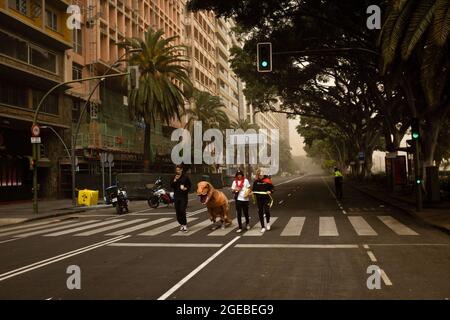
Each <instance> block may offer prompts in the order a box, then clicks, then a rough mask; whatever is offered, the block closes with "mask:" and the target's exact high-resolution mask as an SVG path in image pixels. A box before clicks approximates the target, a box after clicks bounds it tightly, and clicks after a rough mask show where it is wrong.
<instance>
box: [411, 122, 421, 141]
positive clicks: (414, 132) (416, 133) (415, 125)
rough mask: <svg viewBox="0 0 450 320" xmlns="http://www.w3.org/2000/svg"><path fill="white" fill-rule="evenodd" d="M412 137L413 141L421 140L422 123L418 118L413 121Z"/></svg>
mask: <svg viewBox="0 0 450 320" xmlns="http://www.w3.org/2000/svg"><path fill="white" fill-rule="evenodd" d="M411 135H412V138H413V140H419V138H420V123H419V119H417V118H412V120H411Z"/></svg>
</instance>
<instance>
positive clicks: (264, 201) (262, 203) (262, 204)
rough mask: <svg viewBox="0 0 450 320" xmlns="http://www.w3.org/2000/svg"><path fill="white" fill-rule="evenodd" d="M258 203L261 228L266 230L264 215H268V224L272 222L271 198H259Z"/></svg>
mask: <svg viewBox="0 0 450 320" xmlns="http://www.w3.org/2000/svg"><path fill="white" fill-rule="evenodd" d="M256 202H257V203H258V215H259V222H260V223H261V228H264V226H265V224H264V214H266V221H267V223H269V222H270V207H269V202H270V198H269V197H268V196H262V197H257V198H256Z"/></svg>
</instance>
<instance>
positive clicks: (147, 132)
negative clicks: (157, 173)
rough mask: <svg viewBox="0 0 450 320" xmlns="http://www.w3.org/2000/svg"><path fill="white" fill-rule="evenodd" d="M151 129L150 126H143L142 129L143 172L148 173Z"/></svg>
mask: <svg viewBox="0 0 450 320" xmlns="http://www.w3.org/2000/svg"><path fill="white" fill-rule="evenodd" d="M150 135H151V128H150V124H148V123H146V124H145V129H144V172H147V173H148V172H150V161H151V155H152V153H151V144H150Z"/></svg>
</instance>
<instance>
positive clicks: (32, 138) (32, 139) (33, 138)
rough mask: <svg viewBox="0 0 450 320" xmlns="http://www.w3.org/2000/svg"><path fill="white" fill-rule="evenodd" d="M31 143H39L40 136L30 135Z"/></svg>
mask: <svg viewBox="0 0 450 320" xmlns="http://www.w3.org/2000/svg"><path fill="white" fill-rule="evenodd" d="M31 143H41V137H31Z"/></svg>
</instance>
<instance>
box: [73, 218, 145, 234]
mask: <svg viewBox="0 0 450 320" xmlns="http://www.w3.org/2000/svg"><path fill="white" fill-rule="evenodd" d="M145 220H147V219H134V220H131V221H126V222H123V223H119V224H115V225H113V226H108V227H104V228H100V229H95V230H92V231H85V232H82V233H77V234H76V235H75V236H77V237H87V236H92V235H93V234H98V233H102V232H105V231H109V230H113V229H117V228H121V227H125V226H128V225H130V224H135V223H139V222H142V221H145Z"/></svg>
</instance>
